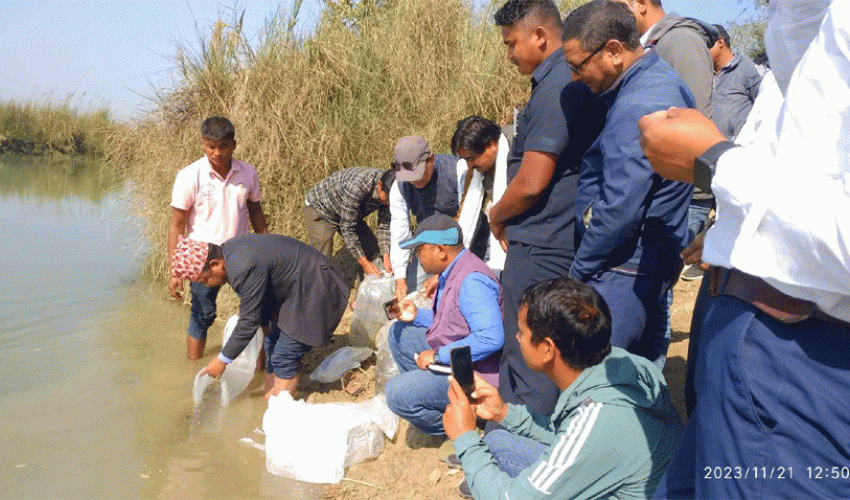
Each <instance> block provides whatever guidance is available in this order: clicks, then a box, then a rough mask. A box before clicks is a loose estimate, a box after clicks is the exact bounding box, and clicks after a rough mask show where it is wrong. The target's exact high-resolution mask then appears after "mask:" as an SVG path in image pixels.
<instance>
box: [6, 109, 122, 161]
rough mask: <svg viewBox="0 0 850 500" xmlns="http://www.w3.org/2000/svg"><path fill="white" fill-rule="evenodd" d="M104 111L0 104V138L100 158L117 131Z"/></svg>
mask: <svg viewBox="0 0 850 500" xmlns="http://www.w3.org/2000/svg"><path fill="white" fill-rule="evenodd" d="M116 127H117V126H116V125H115V124H114V123H113V122H112V120H111V118H110V115H109V111H108V110H107V109H105V108H103V109H96V110H90V111H85V110H81V109H79V108H77V107H75V106H74V105H73V104H72V98H71V97H69V98H67V99H65V101H64V102H62V103H60V104H53V103H45V104H35V103H33V102H32V101H27V102H17V101H14V100H11V101H6V102H0V136H3V137H4V138H6V139H20V140H23V141H30V142H36V143H40V144H44V145H46V146H47V148H48V149H51V150H55V151H60V152H65V153H87V154H95V155H97V154H102V153H103V152H104V150H105V145H106V141H107V137H108V136H109V135H110V134H111V133H113V131H114V130H115V129H116Z"/></svg>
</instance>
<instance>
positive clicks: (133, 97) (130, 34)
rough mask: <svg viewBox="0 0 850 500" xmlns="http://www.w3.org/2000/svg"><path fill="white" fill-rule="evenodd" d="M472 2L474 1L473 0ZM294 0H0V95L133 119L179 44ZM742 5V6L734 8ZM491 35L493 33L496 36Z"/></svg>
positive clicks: (710, 7)
mask: <svg viewBox="0 0 850 500" xmlns="http://www.w3.org/2000/svg"><path fill="white" fill-rule="evenodd" d="M476 3H480V0H478V1H477V2H476ZM291 5H292V0H281V1H279V2H278V1H262V0H242V1H238V2H234V1H230V2H223V1H217V2H211V1H199V0H183V1H176V0H175V1H163V0H153V1H152V0H144V1H142V0H101V1H77V2H71V1H18V0H0V100H8V99H15V100H17V101H27V100H31V101H32V102H34V103H40V102H44V101H45V100H52V101H54V102H61V101H63V100H65V99H66V98H68V97H69V96H70V98H71V103H72V104H73V105H75V106H77V107H81V108H83V109H90V108H96V107H102V106H106V107H109V108H110V109H111V110H112V111H113V116H114V117H116V118H120V119H125V120H126V119H131V118H132V117H134V116H137V115H139V113H140V112H142V111H143V110H145V109H149V108H150V105H149V104H150V103H149V101H148V100H147V96H150V95H151V94H152V89H154V88H156V89H162V88H164V87H168V86H169V85H170V84H171V83H172V82H174V75H173V73H172V70H173V67H174V55H175V53H176V46H177V44H178V43H180V44H183V45H185V46H188V47H192V48H194V47H197V45H198V44H197V40H198V33H203V34H205V35H206V34H209V33H210V31H211V28H212V25H213V23H214V22H215V21H216V20H217V19H224V20H226V21H229V20H232V19H233V12H234V11H238V12H242V11H243V10H244V12H245V18H244V24H243V26H244V28H243V32H244V33H245V34H246V35H248V36H249V37H250V38H251V40H252V41H256V40H257V39H258V37H259V34H260V32H261V30H262V29H263V26H264V24H265V21H266V20H267V19H269V18H271V17H273V16H274V14H275V13H277V12H278V9H283V10H284V11H285V12H288V11H289V9H290V8H291ZM323 5H324V4H323V2H322V0H304V1H303V5H302V8H301V13H300V15H299V23H298V26H297V28H296V30H297V31H299V32H302V33H304V32H309V30H310V29H311V28H312V27H313V26H314V25H315V23H316V21H317V20H318V18H319V16H320V15H321V9H322V6H323ZM749 5H751V2H749V1H747V0H744V1H743V2H739V0H664V7H665V9H666V10H667V11H668V12H671V11H672V12H678V13H679V14H682V15H686V16H692V17H697V18H700V19H703V20H705V21H708V22H712V23H719V24H727V23H729V22H730V21H732V20H733V19H735V18H736V17H738V16H739V15H740V18H739V20H741V19H745V18H747V17H749V16H750V15H751V14H752V12H753V11H752V8H751V7H748V6H749ZM745 7H746V8H747V10H746V12H745V13H744V14H743V15H741V12H742V11H744V10H745ZM494 43H498V41H494Z"/></svg>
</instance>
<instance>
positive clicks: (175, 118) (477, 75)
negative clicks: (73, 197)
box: [109, 0, 576, 277]
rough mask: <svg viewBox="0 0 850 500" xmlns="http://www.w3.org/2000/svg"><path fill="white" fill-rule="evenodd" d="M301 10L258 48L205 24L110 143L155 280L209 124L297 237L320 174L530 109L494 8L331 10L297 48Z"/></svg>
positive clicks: (415, 2) (268, 207)
mask: <svg viewBox="0 0 850 500" xmlns="http://www.w3.org/2000/svg"><path fill="white" fill-rule="evenodd" d="M299 3H300V2H296V9H295V10H294V12H293V13H292V14H291V15H290V16H289V17H286V16H279V17H277V18H275V19H272V20H270V21H269V22H268V23H267V25H266V29H265V30H264V35H263V36H262V39H261V41H260V42H259V43H258V44H257V45H256V46H255V47H252V46H251V45H250V44H249V43H248V42H247V39H246V37H245V35H244V34H243V33H242V27H241V21H239V20H236V21H234V22H230V23H224V22H221V21H220V22H218V23H216V24H215V26H214V27H213V30H212V33H211V34H210V35H209V36H208V37H203V38H202V39H201V48H200V50H199V51H197V52H196V53H191V52H190V51H188V50H187V49H185V48H183V47H180V48H179V51H178V56H177V58H176V59H177V61H176V62H177V64H178V67H179V68H180V70H181V74H182V81H181V82H180V83H179V84H178V85H177V86H176V87H175V88H173V89H170V90H167V91H163V92H161V93H160V94H159V95H157V96H156V102H157V107H156V110H155V111H154V112H153V113H151V114H150V115H148V116H146V117H145V118H144V119H143V120H142V121H140V122H139V123H138V124H137V125H136V126H134V127H131V128H128V129H126V130H122V131H120V132H119V133H117V134H115V135H114V136H113V137H112V140H111V141H110V147H109V157H110V159H111V160H112V161H113V162H115V163H117V164H119V165H120V166H121V167H122V170H123V171H124V172H126V173H127V174H129V175H130V177H131V178H132V179H133V181H134V184H135V186H136V187H137V192H138V194H139V195H140V203H139V206H140V209H141V211H142V213H143V214H144V216H145V217H144V218H145V220H146V221H147V232H148V236H149V240H150V242H151V248H152V250H153V251H152V255H151V259H150V261H149V266H148V271H149V272H151V273H152V274H153V275H154V276H155V277H162V276H164V274H165V272H166V263H165V259H164V251H165V240H166V231H167V227H168V221H169V218H170V209H169V208H168V204H169V200H170V192H171V187H172V184H173V181H174V176H175V174H176V173H177V171H178V170H179V169H180V168H182V167H183V166H185V165H187V164H188V163H190V162H192V161H194V160H196V159H197V158H199V157H200V156H201V155H202V154H203V151H202V149H201V139H200V132H199V125H200V123H201V121H202V120H203V119H204V118H205V117H207V116H210V115H215V114H220V115H224V116H227V117H229V118H230V119H231V120H232V121H233V123H234V125H235V127H236V140H237V142H238V147H237V150H236V154H235V157H237V158H239V159H242V160H244V161H247V162H249V163H250V164H252V165H253V166H254V167H256V168H257V170H258V172H259V175H260V182H261V185H262V189H263V197H264V202H263V208H264V211H265V213H266V217H267V219H268V222H269V225H270V228H271V230H272V231H273V232H276V233H280V234H287V235H290V236H293V237H303V235H304V229H303V223H302V216H301V209H302V206H303V202H304V194H305V192H306V191H307V190H308V189H309V188H310V187H311V186H312V185H313V184H315V183H316V182H318V181H319V180H321V179H322V178H324V177H325V176H327V175H329V174H330V173H331V172H333V171H335V170H338V169H340V168H344V167H349V166H373V167H379V168H387V167H389V164H390V162H391V160H392V155H393V146H394V144H395V141H396V140H397V139H398V138H399V137H402V136H405V135H420V136H422V137H425V138H426V139H427V140H428V141H429V143H430V144H431V147H432V150H434V151H435V152H449V151H450V146H449V144H450V141H451V135H452V133H453V132H454V128H455V124H456V122H457V121H458V120H459V119H461V118H463V117H465V116H468V115H470V114H479V115H482V116H485V117H488V118H490V119H492V120H494V121H496V122H497V123H509V122H510V118H511V115H512V109H513V107H514V106H516V105H518V104H521V103H522V102H523V101H524V100H525V99H526V98H527V95H528V92H529V82H528V79H527V77H523V76H521V75H519V74H518V73H517V71H516V70H515V68H514V67H513V66H512V65H511V64H510V62H509V61H508V60H507V58H506V57H505V49H504V46H503V44H502V39H501V34H500V30H499V28H498V27H496V26H494V25H493V24H492V15H491V14H492V11H493V9H494V8H495V7H498V5H501V3H502V2H498V3H496V2H494V5H493V6H491V7H490V8H489V10H488V11H487V12H486V13H483V14H477V13H475V12H474V11H473V9H472V7H471V5H470V4H469V3H468V2H466V1H464V0H360V1H359V2H349V1H346V0H328V1H326V8H325V10H324V13H323V17H322V19H321V21H320V22H319V24H318V26H317V28H316V30H315V31H314V33H313V34H312V35H310V36H309V37H307V38H306V39H304V38H299V37H297V36H295V35H294V34H293V31H292V28H293V26H294V24H295V20H296V19H297V7H298V4H299ZM571 3H576V2H575V1H573V2H571Z"/></svg>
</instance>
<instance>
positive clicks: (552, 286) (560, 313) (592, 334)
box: [519, 277, 611, 370]
mask: <svg viewBox="0 0 850 500" xmlns="http://www.w3.org/2000/svg"><path fill="white" fill-rule="evenodd" d="M519 305H520V307H522V306H526V307H528V311H527V312H526V316H525V322H526V324H527V325H528V328H529V330H531V341H532V342H533V343H534V344H539V343H540V342H542V341H543V339H544V338H546V337H548V338H550V339H552V342H554V343H555V345H556V346H558V349H560V350H561V359H563V360H564V362H565V363H567V365H569V366H570V367H572V368H574V369H576V370H583V369H585V368H587V367H588V366H593V365H597V364H599V363H601V362H602V360H603V359H605V356H607V355H608V354H609V353H610V352H611V311H610V310H609V309H608V304H606V303H605V299H603V298H602V296H601V295H599V292H597V291H596V290H595V289H594V288H593V287H592V286H590V285H588V284H586V283H582V282H581V281H577V280H574V279H572V278H569V277H565V278H556V279H552V280H548V281H544V282H542V283H538V284H536V285H532V286H530V287H528V288H526V289H525V291H524V292H523V294H522V297H521V298H520V301H519Z"/></svg>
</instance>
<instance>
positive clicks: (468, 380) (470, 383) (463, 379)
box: [451, 345, 475, 401]
mask: <svg viewBox="0 0 850 500" xmlns="http://www.w3.org/2000/svg"><path fill="white" fill-rule="evenodd" d="M451 358H452V377H454V379H455V380H457V383H458V384H460V387H461V388H462V389H463V392H464V393H466V397H467V398H468V399H469V401H473V398H472V391H474V390H475V377H474V376H473V369H472V351H470V350H469V346H468V345H465V346H463V347H455V348H454V349H452V350H451Z"/></svg>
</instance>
